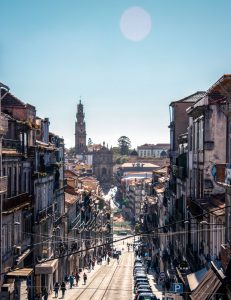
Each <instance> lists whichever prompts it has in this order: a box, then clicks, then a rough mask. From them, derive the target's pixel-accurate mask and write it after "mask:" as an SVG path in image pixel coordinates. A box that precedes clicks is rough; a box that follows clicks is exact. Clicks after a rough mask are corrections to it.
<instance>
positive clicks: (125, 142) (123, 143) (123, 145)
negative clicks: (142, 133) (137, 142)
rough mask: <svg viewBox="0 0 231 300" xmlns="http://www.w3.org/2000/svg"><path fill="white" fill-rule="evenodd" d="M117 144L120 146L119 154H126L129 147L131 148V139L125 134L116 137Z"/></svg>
mask: <svg viewBox="0 0 231 300" xmlns="http://www.w3.org/2000/svg"><path fill="white" fill-rule="evenodd" d="M118 145H119V148H120V154H121V155H128V154H129V149H130V148H131V141H130V139H129V138H128V137H126V136H124V135H123V136H121V137H120V138H119V139H118Z"/></svg>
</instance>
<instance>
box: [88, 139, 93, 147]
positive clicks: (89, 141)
mask: <svg viewBox="0 0 231 300" xmlns="http://www.w3.org/2000/svg"><path fill="white" fill-rule="evenodd" d="M92 144H93V142H92V139H91V138H89V139H88V146H91V145H92Z"/></svg>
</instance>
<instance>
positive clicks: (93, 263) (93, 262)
mask: <svg viewBox="0 0 231 300" xmlns="http://www.w3.org/2000/svg"><path fill="white" fill-rule="evenodd" d="M91 264H92V270H94V267H95V259H93V261H92V263H91Z"/></svg>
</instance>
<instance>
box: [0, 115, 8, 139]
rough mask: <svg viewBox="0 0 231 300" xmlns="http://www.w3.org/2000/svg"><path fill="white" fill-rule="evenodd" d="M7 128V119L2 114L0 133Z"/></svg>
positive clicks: (2, 133)
mask: <svg viewBox="0 0 231 300" xmlns="http://www.w3.org/2000/svg"><path fill="white" fill-rule="evenodd" d="M7 130H8V120H7V119H6V118H5V117H4V116H0V135H4V134H6V133H7Z"/></svg>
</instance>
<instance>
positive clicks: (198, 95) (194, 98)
mask: <svg viewBox="0 0 231 300" xmlns="http://www.w3.org/2000/svg"><path fill="white" fill-rule="evenodd" d="M205 95H206V92H204V91H198V92H196V93H194V94H192V95H189V96H187V97H185V98H183V99H180V100H177V101H172V102H171V103H170V105H171V104H172V103H176V102H177V103H179V102H196V101H198V100H199V99H201V98H202V97H204V96H205Z"/></svg>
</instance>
